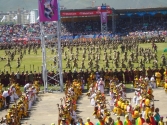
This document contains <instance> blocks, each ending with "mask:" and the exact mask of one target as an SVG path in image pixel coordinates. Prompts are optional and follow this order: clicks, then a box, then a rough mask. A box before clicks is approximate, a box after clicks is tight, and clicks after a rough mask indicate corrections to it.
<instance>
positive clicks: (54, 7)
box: [38, 0, 58, 22]
mask: <svg viewBox="0 0 167 125" xmlns="http://www.w3.org/2000/svg"><path fill="white" fill-rule="evenodd" d="M57 2H58V1H57V0H38V10H39V21H40V22H45V21H57V20H58V3H57Z"/></svg>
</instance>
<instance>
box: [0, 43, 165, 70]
mask: <svg viewBox="0 0 167 125" xmlns="http://www.w3.org/2000/svg"><path fill="white" fill-rule="evenodd" d="M139 46H140V47H143V48H151V44H150V43H146V44H140V45H139ZM157 47H158V53H157V55H158V61H159V64H160V57H161V55H162V53H163V50H164V49H165V48H167V43H157ZM46 50H47V54H46V55H47V69H48V70H49V71H51V70H54V66H53V60H52V59H51V58H53V57H54V54H53V55H52V54H51V51H50V50H49V49H46ZM118 50H120V47H119V49H118ZM118 50H117V51H118ZM11 51H12V50H11ZM64 51H67V48H64ZM73 52H74V53H73V54H74V55H75V54H76V48H74V50H73ZM67 53H68V56H69V57H70V53H69V52H67ZM87 53H88V52H87ZM107 53H109V50H107ZM129 53H130V52H128V55H129ZM78 54H79V56H78V59H79V61H78V66H79V67H78V69H76V68H75V69H76V70H79V69H80V68H81V60H82V54H83V50H79V53H78ZM164 54H165V56H166V58H167V53H164ZM122 56H123V55H121V57H122ZM0 57H5V58H8V57H7V56H5V51H4V50H0ZM18 57H19V54H17V55H16V56H15V58H14V61H11V66H12V69H11V71H14V72H16V71H20V72H21V71H37V72H40V71H41V66H42V54H41V49H38V54H37V55H35V54H34V53H33V52H32V51H31V53H30V55H28V52H27V54H26V55H24V57H23V59H22V61H21V66H20V68H18V69H17V68H16V67H17V58H18ZM103 58H104V50H102V51H101V60H100V61H99V64H100V67H101V68H104V69H105V66H104V61H103ZM139 58H143V57H142V56H141V57H139ZM50 59H51V60H50ZM6 62H7V60H3V61H0V71H9V72H11V71H10V68H9V67H4V66H5V64H6ZM125 64H126V63H125ZM71 65H72V61H71ZM109 65H110V67H109V68H114V69H115V67H114V66H113V64H112V62H111V61H109ZM145 66H146V67H148V66H152V61H151V63H150V64H146V65H145ZM62 67H63V69H66V70H67V71H68V70H69V69H67V68H66V60H64V54H63V53H62ZM85 67H86V68H87V67H88V59H87V57H86V59H85ZM134 67H138V63H134ZM70 69H71V70H72V71H73V70H74V69H73V68H70Z"/></svg>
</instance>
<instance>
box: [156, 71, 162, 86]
mask: <svg viewBox="0 0 167 125" xmlns="http://www.w3.org/2000/svg"><path fill="white" fill-rule="evenodd" d="M161 76H162V75H161V73H160V72H156V73H155V77H156V85H157V87H160V86H162V85H161Z"/></svg>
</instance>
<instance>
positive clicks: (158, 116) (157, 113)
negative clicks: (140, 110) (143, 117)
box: [154, 108, 160, 125]
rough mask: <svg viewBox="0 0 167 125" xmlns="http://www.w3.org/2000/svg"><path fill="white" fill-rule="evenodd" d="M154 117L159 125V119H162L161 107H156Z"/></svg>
mask: <svg viewBox="0 0 167 125" xmlns="http://www.w3.org/2000/svg"><path fill="white" fill-rule="evenodd" d="M154 119H155V122H156V125H158V123H159V121H160V114H159V108H156V109H155V115H154Z"/></svg>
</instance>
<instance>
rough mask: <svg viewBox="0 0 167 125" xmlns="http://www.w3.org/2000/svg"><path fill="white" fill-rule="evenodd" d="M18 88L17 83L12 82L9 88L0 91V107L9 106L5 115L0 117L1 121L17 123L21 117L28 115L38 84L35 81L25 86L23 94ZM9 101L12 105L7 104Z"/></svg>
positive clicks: (37, 90) (35, 96)
mask: <svg viewBox="0 0 167 125" xmlns="http://www.w3.org/2000/svg"><path fill="white" fill-rule="evenodd" d="M19 88H20V87H19V85H18V84H12V85H11V86H10V89H8V90H7V91H3V92H1V94H0V100H1V101H0V106H1V109H3V108H5V107H7V108H9V107H10V108H9V110H8V113H7V115H5V117H3V118H2V119H1V123H7V124H14V125H19V124H20V123H21V119H22V118H24V117H28V116H29V113H28V111H29V110H31V107H32V105H33V104H34V103H35V101H36V99H37V94H38V92H39V90H40V88H39V84H38V82H37V81H35V82H34V84H33V85H31V86H29V87H28V88H26V90H25V94H22V92H21V90H20V89H19ZM17 89H19V90H20V91H18V90H17ZM16 90H17V91H16ZM10 102H12V105H10V106H9V104H10Z"/></svg>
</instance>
